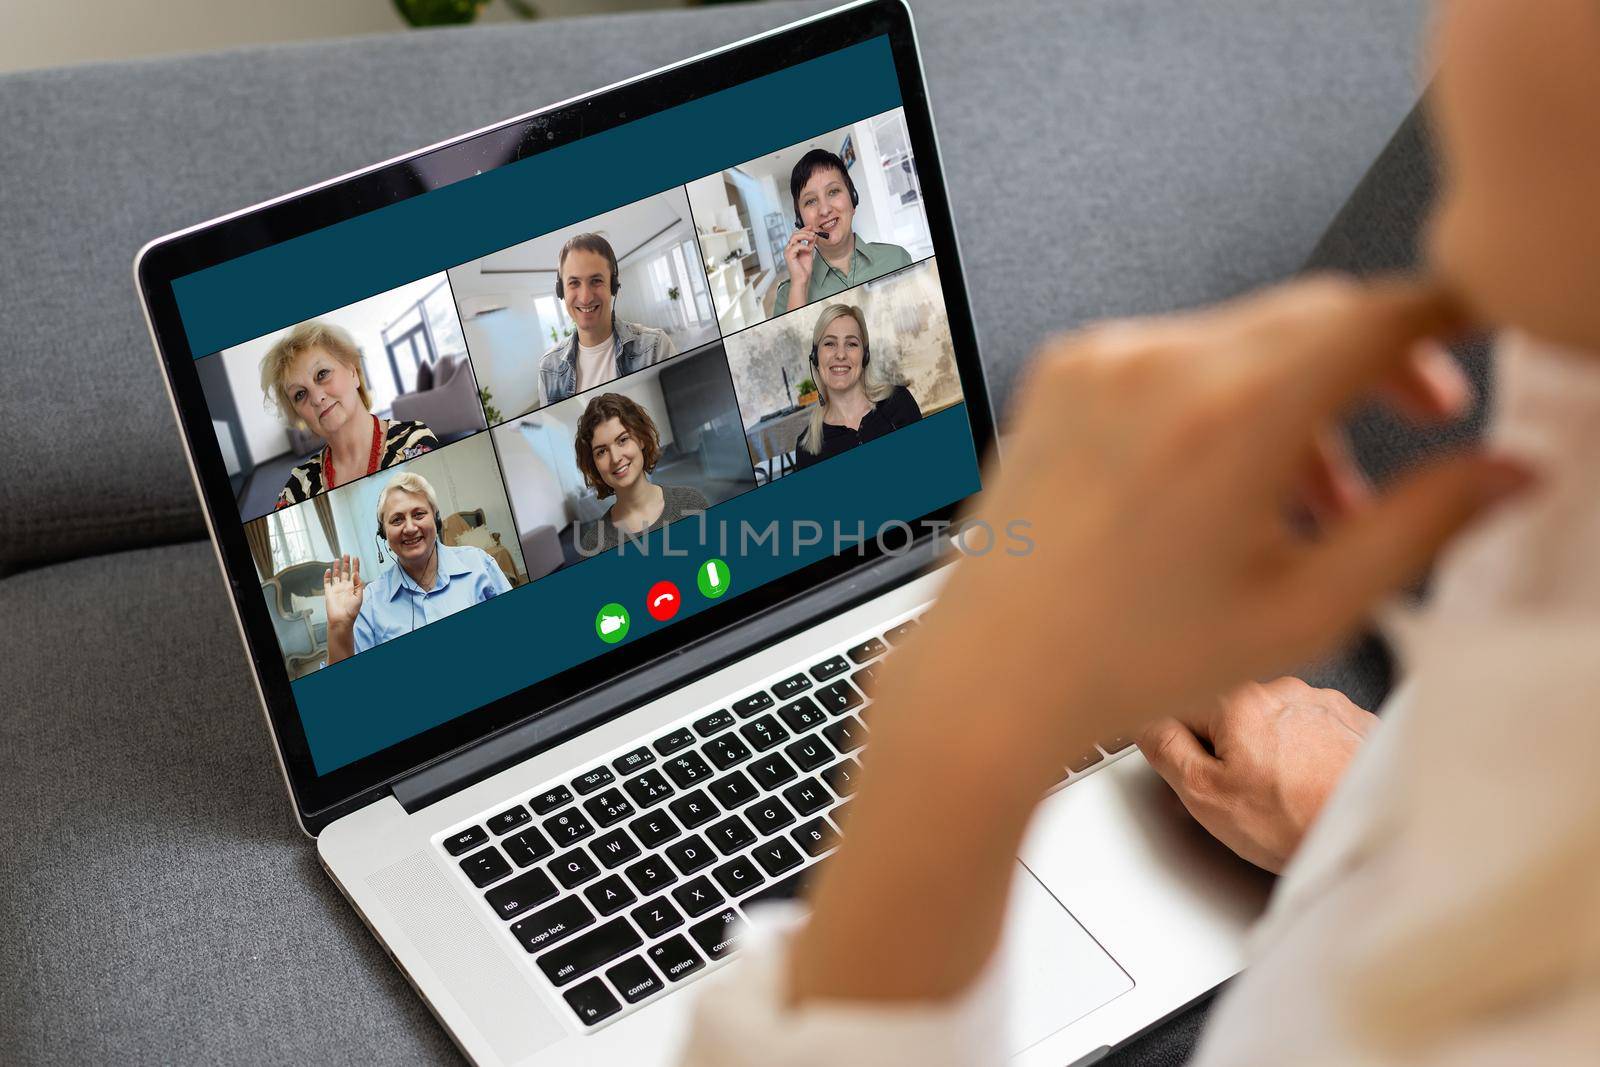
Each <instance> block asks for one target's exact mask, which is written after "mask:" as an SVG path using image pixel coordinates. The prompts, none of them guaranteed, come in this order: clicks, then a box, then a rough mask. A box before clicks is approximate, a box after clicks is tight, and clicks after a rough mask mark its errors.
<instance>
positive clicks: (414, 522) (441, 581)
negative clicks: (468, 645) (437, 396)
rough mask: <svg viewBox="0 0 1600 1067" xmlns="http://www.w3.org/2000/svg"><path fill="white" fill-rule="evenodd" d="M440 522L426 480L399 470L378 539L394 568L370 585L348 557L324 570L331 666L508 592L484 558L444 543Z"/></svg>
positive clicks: (381, 502)
mask: <svg viewBox="0 0 1600 1067" xmlns="http://www.w3.org/2000/svg"><path fill="white" fill-rule="evenodd" d="M440 523H441V517H440V515H439V498H438V497H437V496H435V495H434V492H433V486H432V485H430V484H429V482H428V480H427V479H426V478H424V477H423V476H422V475H420V474H416V473H413V472H412V471H401V472H400V473H398V474H396V475H395V476H394V477H392V478H390V479H389V481H388V483H387V484H386V485H384V487H383V491H382V492H381V493H379V494H378V541H379V543H380V544H387V545H388V547H389V551H390V552H391V553H392V554H393V555H394V562H395V565H394V566H393V567H390V568H388V569H387V570H384V571H383V572H381V573H380V574H379V575H378V577H377V578H375V579H373V580H372V581H371V582H369V583H367V584H362V581H361V560H360V559H359V558H358V559H356V560H354V561H352V560H351V559H350V557H349V556H345V557H344V558H343V559H341V560H335V561H334V564H333V566H332V567H330V568H329V569H328V570H327V571H324V572H323V575H322V589H323V593H324V595H325V596H326V598H327V608H328V662H329V663H338V662H339V661H340V660H342V659H348V658H350V657H351V656H353V655H355V654H356V653H357V652H365V651H366V650H367V649H369V648H371V647H373V646H374V645H381V644H382V643H383V642H385V641H388V640H390V639H391V638H395V637H399V636H400V635H402V634H408V633H411V632H412V631H413V630H415V629H416V628H417V627H419V626H426V625H427V624H428V623H430V622H434V621H436V620H438V619H442V618H444V617H445V616H446V615H453V614H455V613H456V612H458V611H460V610H461V609H462V608H467V607H471V606H472V605H473V604H478V603H481V602H482V601H485V600H488V599H489V598H490V597H494V596H499V595H500V594H501V593H504V592H505V591H506V590H508V589H510V588H511V583H510V582H508V581H506V576H505V572H503V571H502V570H501V569H500V565H499V564H498V563H496V562H495V561H494V559H493V558H491V557H490V555H489V554H488V553H487V552H485V551H483V550H482V549H479V548H473V547H471V546H470V545H457V546H454V547H452V546H450V545H441V544H440V543H439V526H440ZM379 558H380V559H381V558H382V549H381V548H380V550H379Z"/></svg>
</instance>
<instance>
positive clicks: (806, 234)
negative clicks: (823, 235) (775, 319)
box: [778, 227, 818, 311]
mask: <svg viewBox="0 0 1600 1067" xmlns="http://www.w3.org/2000/svg"><path fill="white" fill-rule="evenodd" d="M817 240H818V237H817V231H815V230H808V229H805V228H804V227H802V228H800V229H798V230H795V231H794V233H792V234H790V235H789V243H788V244H787V245H785V246H784V248H783V261H784V262H785V263H787V264H788V265H789V306H788V307H787V308H779V309H778V310H779V311H794V310H795V309H796V308H801V307H804V306H805V304H806V297H807V295H808V293H809V292H810V289H811V267H812V264H813V263H814V262H815V256H816V254H817Z"/></svg>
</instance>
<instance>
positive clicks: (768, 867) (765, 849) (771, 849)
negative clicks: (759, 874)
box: [750, 837, 805, 878]
mask: <svg viewBox="0 0 1600 1067" xmlns="http://www.w3.org/2000/svg"><path fill="white" fill-rule="evenodd" d="M750 855H752V856H754V857H755V860H756V862H757V863H759V864H761V869H762V870H764V871H766V872H767V874H768V875H770V876H772V877H774V878H776V877H777V876H778V875H780V874H782V873H783V872H784V871H792V870H794V868H796V867H798V866H800V864H801V863H803V862H805V861H804V860H803V859H802V858H801V856H800V853H799V852H797V851H796V850H795V847H794V846H793V845H791V844H789V839H788V838H786V837H774V838H773V839H772V840H770V841H763V842H761V844H759V845H757V846H756V848H755V851H754V852H752V853H750Z"/></svg>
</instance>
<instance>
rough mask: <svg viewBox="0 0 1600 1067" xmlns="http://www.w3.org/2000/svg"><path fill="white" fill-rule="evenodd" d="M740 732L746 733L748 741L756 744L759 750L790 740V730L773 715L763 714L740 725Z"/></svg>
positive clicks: (762, 750)
mask: <svg viewBox="0 0 1600 1067" xmlns="http://www.w3.org/2000/svg"><path fill="white" fill-rule="evenodd" d="M739 732H740V733H741V734H743V735H744V739H745V740H746V741H749V742H750V743H751V744H752V745H754V746H755V749H756V751H757V752H765V751H766V750H767V749H769V748H776V747H777V746H778V745H781V744H783V743H784V742H785V741H787V740H789V731H788V730H785V729H784V728H783V726H782V725H781V724H780V723H779V722H778V720H777V719H774V718H773V717H772V716H771V715H763V716H761V718H759V719H755V720H753V721H751V722H747V723H745V724H744V725H743V726H741V727H739Z"/></svg>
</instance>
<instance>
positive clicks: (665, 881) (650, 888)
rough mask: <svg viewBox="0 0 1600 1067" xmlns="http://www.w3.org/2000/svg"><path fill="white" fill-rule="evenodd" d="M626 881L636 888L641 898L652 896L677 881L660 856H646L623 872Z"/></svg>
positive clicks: (676, 877)
mask: <svg viewBox="0 0 1600 1067" xmlns="http://www.w3.org/2000/svg"><path fill="white" fill-rule="evenodd" d="M624 873H625V874H627V876H628V881H630V882H632V883H633V884H634V885H636V886H638V888H639V894H640V895H641V896H646V897H648V896H652V895H654V894H656V893H659V892H661V891H662V890H663V889H665V888H667V886H669V885H671V884H672V883H673V882H676V881H677V880H678V876H677V875H675V874H673V873H672V868H671V867H668V866H667V861H666V860H664V859H662V858H661V857H660V856H647V857H645V858H644V859H642V860H640V861H639V862H638V863H635V864H634V865H633V866H632V867H629V868H628V869H627V871H625V872H624Z"/></svg>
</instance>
